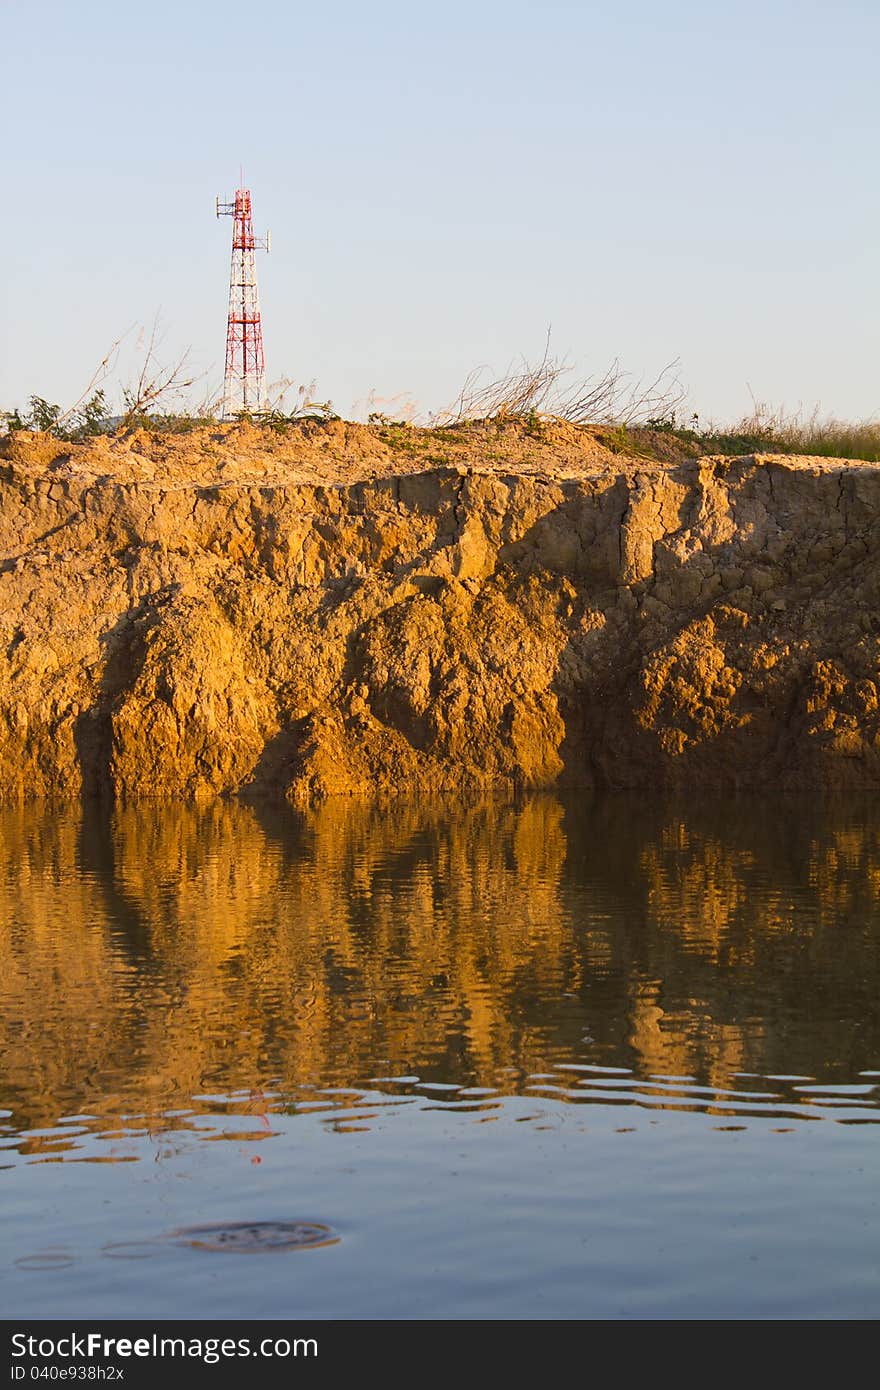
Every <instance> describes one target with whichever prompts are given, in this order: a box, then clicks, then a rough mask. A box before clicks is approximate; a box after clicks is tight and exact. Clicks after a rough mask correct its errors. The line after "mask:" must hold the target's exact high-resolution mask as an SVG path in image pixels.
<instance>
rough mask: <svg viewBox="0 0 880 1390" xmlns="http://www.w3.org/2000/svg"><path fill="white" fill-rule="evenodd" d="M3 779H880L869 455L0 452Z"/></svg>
mask: <svg viewBox="0 0 880 1390" xmlns="http://www.w3.org/2000/svg"><path fill="white" fill-rule="evenodd" d="M0 459H2V462H0V584H2V592H3V602H2V608H0V643H2V649H3V650H4V651H5V653H6V660H5V662H4V663H3V666H2V668H0V769H2V795H3V796H4V797H5V798H7V799H23V798H27V797H30V796H36V795H49V796H61V797H63V796H71V795H77V794H79V793H80V792H85V793H87V794H94V793H101V794H112V793H116V794H118V795H120V796H124V797H127V798H131V797H139V796H166V795H173V796H186V797H195V798H205V797H211V796H215V795H217V794H221V793H229V792H238V793H249V794H257V793H260V792H273V793H276V794H283V795H287V796H288V797H289V798H291V799H293V800H298V801H307V800H312V799H315V798H320V797H324V796H330V795H339V794H343V795H358V796H361V795H372V794H377V793H378V794H382V795H388V794H394V793H399V792H402V793H410V792H415V791H426V792H429V791H444V792H458V791H461V790H463V789H469V790H476V789H478V788H485V787H497V788H504V787H507V788H513V789H519V788H524V787H543V786H552V785H559V784H569V785H584V786H587V785H589V786H596V785H598V786H613V787H622V786H631V787H638V786H645V787H654V786H659V785H666V786H679V787H685V786H691V785H702V786H707V787H719V788H734V787H747V786H749V787H767V786H776V787H781V788H796V787H809V786H817V787H819V786H826V787H835V788H840V787H849V786H868V787H873V786H880V703H878V689H880V641H878V637H880V628H878V597H880V564H878V545H877V541H876V540H875V535H876V530H877V520H878V515H880V468H878V467H877V466H874V465H870V464H859V463H852V462H849V461H841V460H824V459H823V460H818V459H801V458H790V457H785V458H783V457H771V456H762V457H747V458H739V459H718V458H716V459H692V460H691V459H688V460H685V461H683V462H682V461H677V462H671V463H669V464H665V463H660V462H656V461H654V462H651V461H648V460H645V459H635V458H627V457H624V456H622V455H619V454H614V455H612V454H611V453H609V452H608V451H607V450H605V449H604V448H603V446H602V445H601V443H600V441H599V439H598V438H597V437H596V436H595V434H594V433H592V432H590V431H583V430H582V431H576V430H574V429H573V428H571V427H560V428H556V427H553V429H552V430H551V429H549V428H548V430H547V431H542V432H541V434H540V436H539V437H538V438H537V439H536V438H534V437H533V436H532V435H531V434H530V433H529V432H528V431H527V430H524V429H523V428H521V427H515V426H511V425H507V426H505V427H504V428H500V427H499V428H496V427H495V426H483V427H480V428H479V429H471V430H469V431H463V432H462V431H448V432H447V431H442V432H440V431H416V430H408V431H407V430H403V429H402V428H398V429H394V428H390V427H389V428H388V429H385V430H378V431H377V430H375V429H370V428H367V427H363V426H354V425H344V424H342V422H334V423H332V424H330V425H326V426H320V425H316V424H311V425H308V426H304V427H303V428H302V429H299V430H294V431H292V432H291V434H289V435H288V436H281V437H279V436H276V435H273V434H272V433H271V432H270V431H258V430H255V429H253V428H251V427H235V428H229V427H227V428H221V429H217V430H213V431H210V430H203V431H200V432H195V433H193V434H191V435H155V436H154V435H150V434H146V433H144V432H143V431H138V432H135V433H133V434H131V435H129V436H123V437H120V438H117V439H109V440H108V439H100V440H96V441H94V442H92V443H89V444H83V445H69V444H67V445H61V444H59V443H58V442H57V441H54V440H52V439H49V438H48V437H46V436H39V435H30V434H25V433H20V434H17V435H14V436H11V437H10V438H9V439H7V440H5V441H2V443H0Z"/></svg>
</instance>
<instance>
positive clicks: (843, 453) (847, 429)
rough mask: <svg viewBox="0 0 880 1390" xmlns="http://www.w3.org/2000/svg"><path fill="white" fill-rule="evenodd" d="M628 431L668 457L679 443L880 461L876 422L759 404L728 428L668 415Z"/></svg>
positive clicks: (710, 449) (691, 450)
mask: <svg viewBox="0 0 880 1390" xmlns="http://www.w3.org/2000/svg"><path fill="white" fill-rule="evenodd" d="M627 434H629V435H630V436H631V437H632V441H633V442H634V443H635V444H636V445H637V446H639V445H641V446H642V447H644V448H645V449H646V452H649V453H652V454H653V453H656V452H658V451H659V452H660V453H667V455H668V452H669V447H670V446H672V447H673V449H674V448H675V447H676V446H678V448H680V449H681V451H682V453H685V454H728V455H733V456H736V455H742V454H807V455H810V456H813V457H819V458H841V459H861V460H863V461H865V462H868V463H878V462H880V420H863V421H858V422H850V421H846V420H835V419H833V418H831V419H824V420H823V419H820V418H819V417H818V416H816V415H815V414H814V415H812V416H810V417H809V418H808V419H806V420H805V419H804V418H803V417H802V416H800V415H786V414H784V412H782V411H774V412H768V411H767V410H766V409H765V408H761V407H759V408H758V409H756V410H755V411H754V412H753V414H751V415H749V416H746V417H745V418H744V419H742V420H741V421H740V422H739V423H738V424H736V425H734V426H732V427H729V428H722V427H719V426H717V425H707V426H704V427H703V428H700V425H699V421H698V419H697V418H696V417H692V419H691V421H689V422H688V423H687V424H683V423H679V422H678V421H677V420H676V419H675V418H674V417H671V418H669V419H666V420H655V421H651V423H650V425H649V426H648V427H637V428H635V429H632V430H630V431H627ZM664 445H665V449H664Z"/></svg>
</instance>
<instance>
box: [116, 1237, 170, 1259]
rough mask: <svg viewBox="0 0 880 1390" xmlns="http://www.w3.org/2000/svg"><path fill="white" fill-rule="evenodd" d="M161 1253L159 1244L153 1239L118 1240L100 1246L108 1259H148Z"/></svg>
mask: <svg viewBox="0 0 880 1390" xmlns="http://www.w3.org/2000/svg"><path fill="white" fill-rule="evenodd" d="M161 1253H162V1247H161V1245H160V1244H159V1243H158V1241H154V1240H119V1241H113V1242H112V1244H110V1245H103V1246H102V1247H101V1254H102V1255H105V1256H106V1257H107V1259H108V1260H149V1259H150V1258H151V1257H152V1256H153V1255H160V1254H161Z"/></svg>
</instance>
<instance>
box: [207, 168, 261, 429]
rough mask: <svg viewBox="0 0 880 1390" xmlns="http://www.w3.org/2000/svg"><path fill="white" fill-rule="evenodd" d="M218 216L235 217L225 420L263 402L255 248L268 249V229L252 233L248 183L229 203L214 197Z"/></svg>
mask: <svg viewBox="0 0 880 1390" xmlns="http://www.w3.org/2000/svg"><path fill="white" fill-rule="evenodd" d="M217 216H218V217H232V218H233V219H234V221H233V224H232V269H231V271H230V273H229V318H228V319H227V323H226V372H225V375H224V378H223V410H222V415H223V419H224V420H229V419H231V418H232V417H233V416H235V415H237V414H238V413H239V412H240V411H243V410H245V411H248V412H249V413H253V412H254V411H259V410H263V409H264V408H265V405H266V364H265V361H264V358H263V325H262V322H261V320H260V294H259V290H258V289H257V263H256V259H255V257H254V252H255V251H257V250H262V251H268V250H269V233H268V232H267V233H266V235H265V236H264V237H255V236H254V219H253V216H252V214H251V191H250V189H249V188H238V189H236V192H235V197H234V199H233V200H232V201H231V202H223V201H221V199H220V198H218V199H217Z"/></svg>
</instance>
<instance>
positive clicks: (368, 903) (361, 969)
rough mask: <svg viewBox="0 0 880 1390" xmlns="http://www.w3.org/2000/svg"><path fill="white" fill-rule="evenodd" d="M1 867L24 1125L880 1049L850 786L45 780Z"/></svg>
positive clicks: (841, 1066)
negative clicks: (820, 792)
mask: <svg viewBox="0 0 880 1390" xmlns="http://www.w3.org/2000/svg"><path fill="white" fill-rule="evenodd" d="M0 874H2V880H0V882H2V889H0V892H2V899H0V1015H2V1023H0V1040H2V1061H0V1067H2V1089H0V1105H3V1106H6V1107H8V1108H12V1110H13V1112H14V1122H15V1124H16V1126H17V1127H23V1126H25V1125H31V1126H38V1125H41V1124H45V1123H48V1122H51V1121H53V1120H54V1119H56V1118H57V1117H58V1116H59V1115H62V1114H73V1113H77V1112H79V1111H83V1110H86V1109H92V1110H93V1111H97V1110H100V1112H101V1113H103V1114H105V1115H106V1114H107V1113H113V1112H118V1113H120V1114H123V1113H124V1114H129V1115H130V1114H134V1113H137V1114H147V1115H155V1114H157V1113H158V1112H160V1111H162V1110H164V1109H166V1108H169V1107H171V1106H173V1105H175V1104H178V1103H180V1102H181V1101H183V1100H188V1099H189V1098H190V1097H191V1096H193V1095H197V1094H199V1093H204V1092H211V1091H214V1092H217V1091H224V1092H225V1091H229V1090H232V1089H235V1088H242V1087H244V1088H248V1087H258V1086H260V1085H263V1086H267V1087H269V1086H272V1087H276V1088H281V1089H284V1088H285V1087H293V1086H295V1085H305V1086H310V1085H337V1086H339V1085H359V1084H362V1083H363V1082H365V1081H366V1080H367V1079H368V1078H370V1077H373V1076H377V1075H388V1074H390V1073H398V1074H400V1073H417V1074H418V1075H420V1076H421V1077H422V1078H425V1079H427V1078H435V1079H438V1080H443V1081H455V1082H458V1083H460V1084H462V1085H467V1084H477V1085H486V1084H494V1085H501V1086H502V1087H503V1088H504V1089H516V1087H517V1086H518V1085H519V1084H521V1082H522V1080H523V1079H524V1078H525V1077H527V1076H528V1075H530V1074H534V1073H537V1072H541V1071H542V1070H543V1069H544V1068H546V1067H547V1066H548V1065H552V1064H554V1063H559V1062H565V1061H571V1062H579V1063H598V1064H602V1065H604V1066H615V1065H617V1066H625V1067H632V1068H634V1069H635V1070H636V1071H638V1072H641V1073H643V1074H649V1073H652V1072H662V1073H666V1074H673V1075H687V1074H689V1075H693V1076H695V1077H696V1078H697V1079H698V1080H702V1081H708V1082H712V1083H714V1084H723V1081H724V1080H725V1079H726V1078H728V1077H729V1075H730V1073H731V1072H734V1071H753V1072H762V1073H773V1072H777V1071H779V1072H798V1073H803V1074H806V1075H818V1076H822V1077H823V1078H825V1079H829V1080H833V1079H834V1077H835V1076H838V1075H839V1076H840V1077H841V1078H844V1079H847V1080H851V1079H852V1078H853V1077H854V1076H855V1074H856V1073H857V1072H858V1070H859V1069H860V1068H867V1067H872V1066H873V1067H876V1066H877V1065H878V1058H880V1017H878V1009H877V998H878V996H880V988H878V986H880V928H878V925H877V922H878V917H877V907H878V898H880V811H878V810H877V808H876V807H875V806H874V805H872V804H870V803H868V804H861V803H855V802H854V801H853V800H852V799H850V800H849V801H848V803H847V805H846V806H836V805H834V804H826V805H825V806H819V805H816V804H806V803H804V802H802V801H800V800H796V799H790V798H789V799H784V800H780V801H778V802H770V803H768V802H762V803H760V804H755V803H753V802H751V801H744V802H734V803H732V804H724V803H720V802H719V803H714V804H712V805H700V807H699V808H698V810H694V809H693V808H688V807H686V806H684V805H681V804H673V803H670V802H665V803H656V804H652V805H649V804H645V803H644V801H643V800H642V799H639V798H609V799H607V800H605V801H598V802H589V801H585V800H584V799H583V798H580V799H578V800H577V801H561V800H558V799H557V798H555V797H551V796H542V797H535V798H533V799H531V800H528V801H527V802H526V803H525V805H523V806H522V807H513V806H509V805H497V804H481V805H477V806H474V807H472V808H454V807H450V806H440V805H436V804H431V805H422V806H417V805H404V804H396V805H392V806H391V807H390V808H386V809H384V810H382V809H379V808H376V807H369V806H365V805H362V804H352V803H349V802H339V801H336V802H330V803H327V804H325V805H324V806H323V807H321V808H319V809H317V810H315V811H312V812H308V813H305V814H302V815H295V814H294V813H292V812H290V811H287V810H284V809H277V808H273V809H272V810H271V811H266V810H263V809H253V808H250V807H245V806H241V805H238V804H224V803H220V804H214V805H211V806H210V807H209V808H206V809H202V810H199V809H195V808H192V807H187V806H172V807H168V808H156V807H148V808H146V809H138V808H135V807H129V808H125V809H119V810H117V811H115V812H114V813H112V814H108V815H105V814H103V813H101V812H99V811H97V810H95V809H94V808H88V807H86V808H85V810H83V811H81V810H79V809H76V810H73V809H65V810H64V811H58V812H55V811H48V810H45V809H40V808H39V807H36V806H33V805H31V806H26V807H24V808H14V809H9V810H7V811H4V812H3V813H2V817H0ZM506 1069H511V1070H506Z"/></svg>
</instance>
